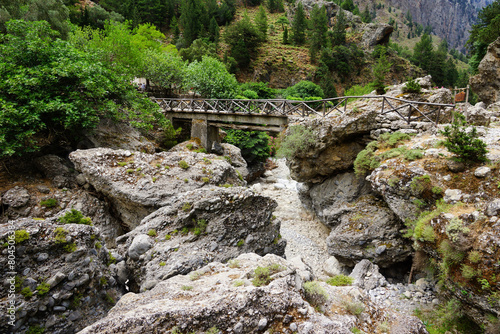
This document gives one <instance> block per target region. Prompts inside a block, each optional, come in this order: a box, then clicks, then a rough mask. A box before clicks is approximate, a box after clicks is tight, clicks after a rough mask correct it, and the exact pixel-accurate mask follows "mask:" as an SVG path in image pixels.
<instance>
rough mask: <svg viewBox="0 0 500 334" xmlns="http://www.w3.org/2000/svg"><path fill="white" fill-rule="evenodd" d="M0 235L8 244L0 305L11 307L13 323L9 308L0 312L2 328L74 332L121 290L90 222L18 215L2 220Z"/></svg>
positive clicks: (103, 311)
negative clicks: (65, 221)
mask: <svg viewBox="0 0 500 334" xmlns="http://www.w3.org/2000/svg"><path fill="white" fill-rule="evenodd" d="M11 235H12V237H11ZM11 238H12V239H11ZM0 240H1V242H2V244H4V243H5V245H6V246H5V247H3V248H2V256H0V268H2V271H1V272H0V276H1V282H2V284H3V288H2V289H1V291H0V306H1V308H2V309H3V310H7V309H8V307H12V309H13V310H15V312H14V313H15V317H14V321H13V322H14V323H15V325H14V326H10V324H9V323H10V322H11V319H10V318H8V313H7V312H2V314H1V315H0V331H1V332H2V333H11V332H13V333H14V332H15V333H25V332H26V330H28V328H30V327H33V328H36V327H35V326H38V327H40V328H45V331H46V332H50V333H75V332H77V331H79V330H81V329H82V328H84V327H85V326H88V325H90V324H91V323H93V322H95V321H96V320H98V319H100V318H102V317H103V316H105V315H106V313H107V311H108V310H109V309H110V308H111V307H112V305H113V304H114V301H115V300H117V299H118V298H119V297H120V296H121V290H120V289H118V288H117V284H116V281H115V279H114V278H113V277H112V275H111V272H110V270H109V268H108V263H109V261H110V257H109V253H108V250H107V248H106V246H105V244H104V241H103V239H102V236H101V234H100V232H99V230H98V229H97V228H96V227H94V226H88V225H77V224H62V223H59V222H58V221H57V220H56V218H51V219H46V220H43V219H36V220H35V219H21V220H15V221H10V222H9V223H7V224H2V225H0ZM10 240H12V241H10Z"/></svg>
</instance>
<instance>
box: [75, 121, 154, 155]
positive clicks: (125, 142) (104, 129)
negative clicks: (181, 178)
mask: <svg viewBox="0 0 500 334" xmlns="http://www.w3.org/2000/svg"><path fill="white" fill-rule="evenodd" d="M96 147H107V148H112V149H116V150H117V149H122V150H131V151H139V152H145V153H155V146H154V144H153V143H152V142H150V141H149V140H148V139H147V138H145V137H144V136H142V135H141V134H140V132H139V131H138V130H137V129H135V128H133V127H131V126H130V125H129V124H128V123H123V122H116V121H113V120H111V119H106V118H103V119H101V120H100V122H99V124H98V125H97V127H96V128H95V129H93V130H92V131H90V132H89V133H87V135H86V136H85V139H84V140H83V141H82V142H80V145H79V147H78V148H80V149H83V148H96Z"/></svg>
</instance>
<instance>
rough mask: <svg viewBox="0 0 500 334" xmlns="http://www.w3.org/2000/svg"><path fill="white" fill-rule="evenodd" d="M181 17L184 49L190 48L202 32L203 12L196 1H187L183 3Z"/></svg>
mask: <svg viewBox="0 0 500 334" xmlns="http://www.w3.org/2000/svg"><path fill="white" fill-rule="evenodd" d="M181 13H182V14H181V17H180V18H179V23H180V26H181V27H182V38H183V39H184V47H189V46H190V45H191V43H193V41H194V40H195V39H197V38H198V37H199V35H200V32H201V28H202V27H201V21H200V18H201V16H202V15H201V14H202V13H201V10H200V8H199V7H198V2H197V1H196V0H187V1H185V2H182V7H181Z"/></svg>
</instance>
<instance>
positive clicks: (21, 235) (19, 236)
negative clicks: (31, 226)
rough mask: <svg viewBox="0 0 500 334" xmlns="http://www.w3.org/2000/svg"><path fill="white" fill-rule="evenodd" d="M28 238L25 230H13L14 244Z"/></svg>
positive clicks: (28, 235)
mask: <svg viewBox="0 0 500 334" xmlns="http://www.w3.org/2000/svg"><path fill="white" fill-rule="evenodd" d="M29 238H30V234H29V233H28V232H27V231H26V230H17V231H15V232H14V241H15V242H16V244H20V243H21V242H23V241H26V240H28V239H29Z"/></svg>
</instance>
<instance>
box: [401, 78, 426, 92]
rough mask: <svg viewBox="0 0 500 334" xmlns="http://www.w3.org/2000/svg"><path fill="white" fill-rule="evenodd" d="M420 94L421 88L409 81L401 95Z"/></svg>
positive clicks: (414, 82) (412, 80) (411, 80)
mask: <svg viewBox="0 0 500 334" xmlns="http://www.w3.org/2000/svg"><path fill="white" fill-rule="evenodd" d="M421 92H422V87H421V86H420V85H419V84H418V83H417V82H416V81H415V80H414V79H410V80H408V82H407V83H406V85H405V86H404V87H403V93H417V94H420V93H421Z"/></svg>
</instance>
